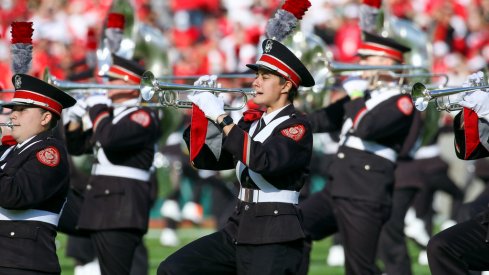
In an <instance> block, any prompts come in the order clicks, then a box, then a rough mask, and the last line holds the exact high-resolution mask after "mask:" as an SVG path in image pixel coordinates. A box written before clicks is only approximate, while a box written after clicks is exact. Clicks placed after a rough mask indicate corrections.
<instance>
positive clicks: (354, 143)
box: [343, 136, 397, 162]
mask: <svg viewBox="0 0 489 275" xmlns="http://www.w3.org/2000/svg"><path fill="white" fill-rule="evenodd" d="M343 145H345V146H347V147H351V148H355V149H358V150H362V151H367V152H370V153H373V154H376V155H377V156H379V157H383V158H385V159H388V160H390V161H392V162H396V160H397V153H396V151H394V150H393V149H391V148H389V147H387V146H384V145H380V144H378V143H375V142H370V141H365V140H362V139H360V138H358V137H355V136H348V137H346V141H345V142H344V143H343Z"/></svg>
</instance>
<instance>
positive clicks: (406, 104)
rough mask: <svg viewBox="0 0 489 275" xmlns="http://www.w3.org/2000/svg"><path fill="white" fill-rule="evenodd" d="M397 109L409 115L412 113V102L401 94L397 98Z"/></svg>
mask: <svg viewBox="0 0 489 275" xmlns="http://www.w3.org/2000/svg"><path fill="white" fill-rule="evenodd" d="M397 109H399V111H401V113H403V114H405V115H407V116H409V115H411V114H412V113H413V102H412V100H410V99H409V98H407V97H405V96H403V97H401V98H399V99H398V100H397Z"/></svg>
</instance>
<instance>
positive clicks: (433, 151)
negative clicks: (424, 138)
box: [414, 144, 440, 159]
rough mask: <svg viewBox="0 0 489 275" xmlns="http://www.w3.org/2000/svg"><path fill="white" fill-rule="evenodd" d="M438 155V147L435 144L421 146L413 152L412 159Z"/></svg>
mask: <svg viewBox="0 0 489 275" xmlns="http://www.w3.org/2000/svg"><path fill="white" fill-rule="evenodd" d="M439 155H440V147H439V146H438V145H437V144H433V145H429V146H423V147H421V148H419V149H418V151H416V153H414V159H427V158H434V157H437V156H439Z"/></svg>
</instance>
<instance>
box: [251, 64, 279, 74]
mask: <svg viewBox="0 0 489 275" xmlns="http://www.w3.org/2000/svg"><path fill="white" fill-rule="evenodd" d="M246 67H248V68H250V69H252V70H253V71H255V72H257V71H258V70H260V69H262V70H267V71H270V72H272V73H275V74H277V71H276V70H273V69H271V68H269V67H267V66H264V65H261V64H246Z"/></svg>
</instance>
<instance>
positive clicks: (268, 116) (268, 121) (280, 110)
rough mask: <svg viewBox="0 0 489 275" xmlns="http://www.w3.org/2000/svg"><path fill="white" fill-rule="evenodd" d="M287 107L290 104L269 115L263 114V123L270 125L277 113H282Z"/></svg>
mask: <svg viewBox="0 0 489 275" xmlns="http://www.w3.org/2000/svg"><path fill="white" fill-rule="evenodd" d="M289 105H291V104H288V105H285V106H284V107H282V108H280V109H277V110H275V111H273V112H271V113H269V114H267V113H263V116H262V118H263V121H264V122H265V124H268V123H270V121H272V120H273V119H274V118H275V117H276V116H277V115H278V114H279V113H281V112H282V110H284V109H285V108H287V107H288V106H289Z"/></svg>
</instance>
